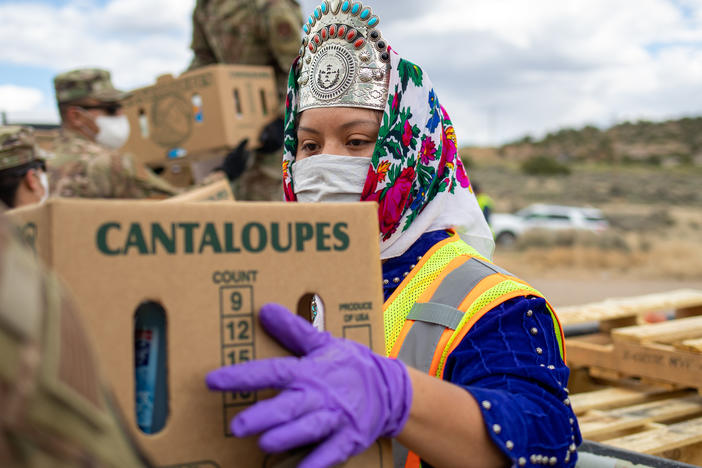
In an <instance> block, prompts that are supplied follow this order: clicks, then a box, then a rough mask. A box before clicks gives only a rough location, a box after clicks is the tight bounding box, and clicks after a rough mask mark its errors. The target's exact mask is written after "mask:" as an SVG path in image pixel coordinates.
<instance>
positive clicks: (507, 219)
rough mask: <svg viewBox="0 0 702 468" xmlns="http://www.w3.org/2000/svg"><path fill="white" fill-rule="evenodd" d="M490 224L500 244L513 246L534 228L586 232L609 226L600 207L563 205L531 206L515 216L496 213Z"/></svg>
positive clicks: (604, 228)
mask: <svg viewBox="0 0 702 468" xmlns="http://www.w3.org/2000/svg"><path fill="white" fill-rule="evenodd" d="M490 224H491V227H492V231H493V233H494V234H495V242H496V243H497V244H498V245H503V246H507V245H512V244H513V243H514V242H515V241H516V240H517V238H518V237H519V236H520V235H522V234H523V233H525V232H526V231H529V230H531V229H549V230H558V229H585V230H588V231H593V232H602V231H604V230H606V229H607V228H608V227H609V223H608V222H607V220H606V219H605V218H604V216H603V215H602V211H600V210H598V209H596V208H580V207H575V206H561V205H543V204H536V205H530V206H527V207H526V208H524V209H522V210H519V211H517V212H516V213H515V214H506V213H494V214H493V215H492V216H490Z"/></svg>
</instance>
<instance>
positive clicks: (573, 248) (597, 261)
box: [497, 230, 702, 286]
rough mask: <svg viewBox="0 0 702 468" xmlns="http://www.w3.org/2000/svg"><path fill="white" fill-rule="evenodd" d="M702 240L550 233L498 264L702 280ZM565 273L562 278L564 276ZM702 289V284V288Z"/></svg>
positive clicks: (500, 257) (533, 236)
mask: <svg viewBox="0 0 702 468" xmlns="http://www.w3.org/2000/svg"><path fill="white" fill-rule="evenodd" d="M701 241H702V239H699V238H695V237H693V236H684V237H681V236H676V237H670V236H668V237H666V236H665V235H660V234H659V235H655V236H653V235H650V234H641V233H623V232H620V231H614V230H612V231H611V232H608V233H605V234H600V235H595V234H592V233H587V232H573V231H563V232H550V233H549V232H545V233H543V232H542V233H536V232H534V233H530V234H529V235H528V236H524V237H523V238H522V239H521V240H520V241H519V242H518V243H517V246H516V249H514V250H513V251H511V252H510V251H507V252H505V251H498V252H497V261H498V263H500V264H503V265H505V266H507V267H508V268H509V266H510V265H511V266H513V268H515V269H516V270H519V271H521V272H522V274H523V275H524V274H526V271H528V270H531V271H533V272H535V273H538V274H545V273H548V272H554V274H566V275H577V274H578V273H579V274H586V273H589V274H594V273H596V272H599V273H601V272H613V273H618V274H625V275H627V276H630V277H639V278H666V279H676V280H697V279H699V280H701V281H702V242H701ZM558 272H560V273H558ZM701 286H702V283H701Z"/></svg>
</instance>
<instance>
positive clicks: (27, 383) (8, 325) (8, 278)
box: [0, 213, 151, 467]
mask: <svg viewBox="0 0 702 468" xmlns="http://www.w3.org/2000/svg"><path fill="white" fill-rule="evenodd" d="M122 417H123V416H122V415H121V414H120V413H119V410H118V409H117V407H116V403H115V401H114V399H113V397H112V396H111V394H110V392H109V390H108V389H107V385H106V383H105V382H104V381H103V379H102V373H101V372H100V370H99V364H98V362H97V359H96V355H95V353H94V352H93V349H92V346H91V343H90V339H89V335H88V334H87V333H86V332H85V330H84V329H83V327H82V323H81V321H80V316H79V313H78V311H77V309H76V307H75V305H74V302H73V300H72V298H71V297H70V296H69V295H68V294H67V293H66V290H65V289H64V288H63V287H62V286H61V285H60V284H59V281H58V279H57V278H56V276H54V275H53V274H51V273H48V272H46V271H44V269H43V268H42V267H41V265H40V264H39V262H38V261H37V260H36V258H35V256H34V255H33V254H32V253H31V252H30V251H29V250H28V249H26V248H24V247H23V246H21V244H20V241H19V240H18V239H17V238H16V237H15V236H14V235H13V232H12V228H11V227H10V223H9V222H8V220H7V219H6V218H5V216H4V215H3V214H2V213H0V465H2V466H13V467H14V466H17V467H19V466H27V467H29V466H56V467H58V466H65V467H67V466H87V465H90V466H104V467H107V466H113V467H118V466H120V467H121V466H129V467H146V466H151V465H150V463H149V462H148V461H147V460H146V459H145V458H144V457H143V455H142V454H141V453H140V451H139V449H138V448H137V446H136V444H135V443H134V441H133V439H132V436H131V435H130V433H129V432H128V429H127V428H126V426H125V425H124V422H123V419H122Z"/></svg>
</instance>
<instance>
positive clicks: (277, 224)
mask: <svg viewBox="0 0 702 468" xmlns="http://www.w3.org/2000/svg"><path fill="white" fill-rule="evenodd" d="M9 216H10V217H11V218H12V219H13V220H14V222H15V223H17V224H19V225H20V226H21V227H22V232H23V233H24V234H25V238H27V239H28V240H30V241H31V240H33V241H34V246H35V249H36V252H37V253H38V255H39V256H40V257H41V258H43V259H44V260H45V262H46V263H48V264H49V265H50V266H51V267H52V268H53V269H54V270H55V271H57V272H58V273H59V274H60V276H61V277H62V278H63V280H64V281H65V282H66V283H67V284H68V286H69V287H70V289H71V290H72V292H73V293H74V295H75V297H76V300H77V303H78V305H79V307H80V310H81V313H82V315H83V316H84V318H85V322H86V328H87V330H88V331H89V333H90V334H91V335H92V338H93V340H94V342H95V343H96V347H97V350H98V355H99V358H100V360H101V362H102V365H103V369H104V370H105V371H106V374H107V375H108V377H109V381H110V382H111V384H112V386H113V388H114V390H115V392H116V395H117V399H118V402H119V404H120V406H121V407H122V409H123V410H124V413H125V416H126V418H127V421H128V424H129V426H130V427H131V428H132V430H133V431H134V433H135V435H136V437H137V440H138V442H139V443H140V444H141V445H142V446H143V447H144V448H145V450H146V452H147V453H148V454H149V455H151V456H152V457H153V459H154V460H155V462H156V464H157V465H159V466H174V465H176V466H182V465H187V466H199V467H205V466H207V467H214V466H220V467H230V466H252V467H264V466H266V467H268V466H294V464H295V459H291V458H289V457H288V458H286V457H284V456H276V457H266V456H264V454H263V453H262V452H260V451H259V450H258V448H257V445H256V441H255V440H254V439H236V438H233V437H232V436H231V435H230V434H229V420H230V419H231V418H232V417H233V416H234V415H235V414H236V413H238V412H239V411H240V410H241V409H243V408H245V407H246V406H247V405H249V404H251V403H253V402H255V401H258V400H260V399H262V398H263V397H265V396H266V395H268V393H266V392H258V393H256V392H254V393H251V394H248V395H234V394H221V393H214V392H209V391H208V390H207V389H206V387H205V383H204V378H205V375H206V373H207V372H208V371H210V370H212V369H215V368H217V367H220V366H221V365H225V364H229V363H231V362H232V359H233V360H234V361H237V360H238V359H244V360H246V359H262V358H268V357H272V356H278V355H282V354H285V352H284V351H283V349H282V348H281V347H280V346H279V345H278V344H276V343H275V342H274V341H273V340H272V339H271V338H270V337H268V336H267V335H266V333H265V332H264V331H263V330H262V329H261V328H260V326H259V324H258V321H257V320H256V314H257V311H258V310H259V308H260V307H261V306H262V305H263V304H265V303H267V302H272V301H275V302H279V303H281V304H284V305H286V306H287V307H289V308H291V309H292V310H299V309H298V305H300V304H303V305H304V304H305V302H306V301H307V304H309V297H310V294H312V293H317V294H318V295H319V296H321V298H322V299H323V301H324V305H325V318H326V329H327V330H328V331H330V332H331V333H332V334H334V335H337V336H344V337H347V338H350V339H354V340H357V341H360V342H363V343H364V344H366V345H369V346H371V347H372V348H373V349H375V350H377V351H379V352H382V350H383V349H384V333H383V320H382V302H383V297H382V291H381V280H380V279H381V266H380V260H379V258H380V257H379V245H378V235H377V233H378V224H377V223H378V222H377V212H376V206H375V204H372V203H352V204H337V205H332V204H285V203H236V204H227V203H209V202H204V203H178V204H175V203H174V204H168V203H162V202H151V201H88V200H72V199H65V200H61V199H57V200H51V201H49V202H48V203H46V204H43V205H40V206H37V207H28V208H22V209H18V210H14V211H11V212H9ZM143 301H153V302H156V303H158V304H160V305H161V306H162V307H163V308H164V309H165V311H166V321H167V327H166V328H167V340H168V342H167V348H168V353H167V354H168V356H167V369H168V393H169V408H170V412H169V417H168V420H167V423H166V426H165V428H164V429H163V430H162V431H161V432H159V433H157V434H154V435H145V434H143V433H142V432H141V431H139V430H138V429H137V425H136V418H135V401H134V392H135V387H134V385H135V379H134V364H133V363H134V343H133V339H134V329H133V327H134V324H133V322H134V313H135V310H136V309H137V307H138V306H139V305H140V304H141V303H142V302H143ZM234 330H235V331H236V332H237V333H232V331H234ZM346 466H348V467H358V468H361V467H364V468H365V467H381V466H384V467H389V466H392V456H391V449H390V444H389V441H387V440H382V441H379V442H378V443H377V444H375V445H374V446H373V447H371V449H369V450H368V451H367V452H365V453H363V454H361V455H359V456H358V457H356V458H354V459H352V460H350V461H349V462H348V463H347V465H346Z"/></svg>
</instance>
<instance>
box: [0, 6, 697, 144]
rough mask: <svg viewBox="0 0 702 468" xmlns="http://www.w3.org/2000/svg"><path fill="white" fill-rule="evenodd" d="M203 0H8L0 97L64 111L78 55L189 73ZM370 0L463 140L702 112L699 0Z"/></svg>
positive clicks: (148, 74) (42, 113) (116, 70)
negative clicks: (197, 6) (194, 17)
mask: <svg viewBox="0 0 702 468" xmlns="http://www.w3.org/2000/svg"><path fill="white" fill-rule="evenodd" d="M194 3H195V0H0V18H2V21H1V24H2V26H0V44H3V46H2V47H0V110H4V111H6V112H7V115H8V116H9V119H10V121H15V122H17V121H35V122H36V121H39V122H56V121H57V120H58V117H57V115H56V111H55V109H54V102H53V89H52V85H51V80H52V77H53V76H54V75H55V74H56V73H59V72H62V71H65V70H69V69H72V68H76V67H83V66H98V67H102V68H107V69H109V70H111V71H112V73H113V80H114V82H115V84H116V85H117V86H118V87H120V88H123V89H127V90H128V89H132V88H135V87H139V86H144V85H148V84H150V83H151V82H153V80H154V79H155V77H156V76H157V75H159V74H162V73H166V72H170V73H174V74H177V73H180V72H181V71H183V70H184V69H185V67H186V66H187V64H188V62H189V60H190V56H191V54H190V51H189V49H188V45H189V42H190V32H191V25H190V14H191V11H192V8H193V5H194ZM316 3H318V2H316V1H311V0H302V1H301V4H302V7H303V10H304V11H305V13H309V12H310V11H311V9H312V8H313V7H314V6H315V5H316ZM368 3H370V4H371V5H372V6H374V7H375V11H376V12H377V13H378V14H379V16H380V18H381V27H380V29H381V30H382V31H383V35H384V36H385V37H386V38H387V39H388V41H389V42H390V43H391V44H392V46H393V47H394V48H395V49H396V50H397V51H398V52H399V53H400V54H401V55H403V56H404V57H406V58H408V59H410V60H413V61H415V62H417V63H418V64H420V65H422V67H423V68H424V69H425V70H426V71H427V72H428V74H429V76H430V77H431V78H432V81H433V82H434V85H435V87H436V89H437V92H438V95H439V98H440V100H441V102H442V104H443V105H444V106H445V107H446V108H447V109H448V110H449V113H450V114H451V115H452V117H453V119H454V123H455V124H456V127H457V133H458V137H459V140H460V142H461V144H464V145H466V144H490V143H498V142H506V141H509V140H511V139H515V138H519V137H521V136H524V135H527V134H530V135H533V136H537V137H538V136H540V135H543V134H544V133H545V132H548V131H551V130H556V129H558V128H560V127H564V126H582V125H586V124H595V125H598V126H608V125H610V124H612V123H614V122H618V121H622V120H627V119H639V118H646V119H651V120H661V119H665V118H671V117H677V116H683V115H702V0H530V1H525V0H432V1H426V0H421V1H420V0H374V1H373V2H368Z"/></svg>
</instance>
